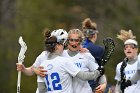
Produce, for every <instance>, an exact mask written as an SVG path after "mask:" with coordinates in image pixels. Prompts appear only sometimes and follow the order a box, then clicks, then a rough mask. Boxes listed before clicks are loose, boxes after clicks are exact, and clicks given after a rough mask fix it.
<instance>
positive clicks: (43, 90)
mask: <svg viewBox="0 0 140 93" xmlns="http://www.w3.org/2000/svg"><path fill="white" fill-rule="evenodd" d="M37 85H38V91H39V93H46V92H47V87H46V84H45V82H38V83H37Z"/></svg>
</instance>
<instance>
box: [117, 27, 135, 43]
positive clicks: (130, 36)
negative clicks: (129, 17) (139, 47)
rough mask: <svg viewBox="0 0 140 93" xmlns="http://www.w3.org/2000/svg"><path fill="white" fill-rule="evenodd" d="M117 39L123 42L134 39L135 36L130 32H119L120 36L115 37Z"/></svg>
mask: <svg viewBox="0 0 140 93" xmlns="http://www.w3.org/2000/svg"><path fill="white" fill-rule="evenodd" d="M117 38H118V39H120V40H123V41H124V42H125V41H126V40H128V39H133V40H135V39H136V36H134V35H133V33H132V30H128V31H126V30H121V31H120V35H117Z"/></svg>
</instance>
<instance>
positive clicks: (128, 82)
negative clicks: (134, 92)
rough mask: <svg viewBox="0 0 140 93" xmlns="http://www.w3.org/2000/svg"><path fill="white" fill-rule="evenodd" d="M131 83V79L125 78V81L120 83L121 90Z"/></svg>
mask: <svg viewBox="0 0 140 93" xmlns="http://www.w3.org/2000/svg"><path fill="white" fill-rule="evenodd" d="M131 85H132V83H131V81H130V80H127V81H126V82H123V83H121V86H120V88H121V90H124V89H125V88H126V87H128V86H131Z"/></svg>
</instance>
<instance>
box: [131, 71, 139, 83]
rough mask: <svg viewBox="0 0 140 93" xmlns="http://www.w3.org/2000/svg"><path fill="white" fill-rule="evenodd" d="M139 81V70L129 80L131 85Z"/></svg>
mask: <svg viewBox="0 0 140 93" xmlns="http://www.w3.org/2000/svg"><path fill="white" fill-rule="evenodd" d="M138 80H140V70H137V71H136V73H135V74H134V76H133V77H132V78H131V79H130V81H131V83H132V84H134V83H136V82H137V81H138Z"/></svg>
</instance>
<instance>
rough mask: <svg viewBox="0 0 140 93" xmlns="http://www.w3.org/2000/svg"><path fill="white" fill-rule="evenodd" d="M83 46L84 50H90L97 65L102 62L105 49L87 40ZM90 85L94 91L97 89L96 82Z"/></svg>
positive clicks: (91, 81) (90, 82) (91, 82)
mask: <svg viewBox="0 0 140 93" xmlns="http://www.w3.org/2000/svg"><path fill="white" fill-rule="evenodd" d="M82 45H83V47H84V48H87V49H88V50H89V52H90V53H91V55H92V56H93V57H94V58H95V60H96V62H97V63H98V62H100V60H101V58H102V56H103V54H104V48H103V47H101V46H99V45H95V44H94V43H93V42H92V41H90V40H89V39H85V41H84V42H83V44H82ZM89 84H90V86H91V88H92V89H94V88H95V87H96V82H95V81H94V80H90V81H89Z"/></svg>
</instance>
